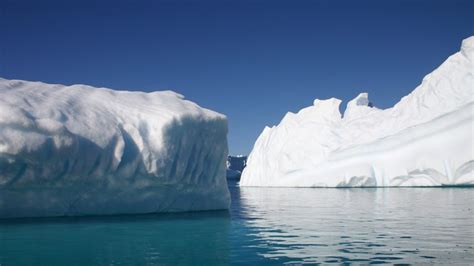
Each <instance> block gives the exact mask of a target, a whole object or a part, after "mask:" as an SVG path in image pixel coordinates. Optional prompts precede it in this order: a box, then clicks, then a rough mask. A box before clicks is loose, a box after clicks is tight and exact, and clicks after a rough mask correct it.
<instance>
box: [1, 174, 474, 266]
mask: <svg viewBox="0 0 474 266" xmlns="http://www.w3.org/2000/svg"><path fill="white" fill-rule="evenodd" d="M229 187H230V190H231V193H232V207H231V209H230V211H215V212H199V213H181V214H161V215H138V216H137V215H134V216H114V217H82V218H45V219H15V220H8V221H2V222H0V265H2V266H3V265H144V264H152V265H153V264H159V265H227V264H247V265H256V264H260V265H266V264H270V265H280V264H285V263H287V264H303V263H308V264H317V263H324V264H329V263H335V264H341V263H363V264H368V263H373V264H376V263H391V264H420V263H426V264H431V263H439V264H445V265H446V264H471V265H473V264H474V210H473V209H474V188H367V189H362V188H354V189H318V188H315V189H303V188H239V187H238V186H236V184H235V183H231V184H229Z"/></svg>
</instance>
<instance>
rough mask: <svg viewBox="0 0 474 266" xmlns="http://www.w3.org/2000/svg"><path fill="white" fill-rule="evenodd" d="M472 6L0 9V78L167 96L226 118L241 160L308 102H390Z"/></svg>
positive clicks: (462, 34)
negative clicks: (168, 92)
mask: <svg viewBox="0 0 474 266" xmlns="http://www.w3.org/2000/svg"><path fill="white" fill-rule="evenodd" d="M95 2H100V3H95ZM138 2H139V3H138ZM473 3H474V2H473V1H471V0H466V1H460V0H446V1H435V0H426V1H421V0H411V1H404V0H398V1H394V0H393V1H390V0H388V1H338V0H327V1H326V0H324V1H323V0H313V1H305V0H302V1H296V0H288V1H275V0H268V1H260V0H254V1H250V0H235V1H229V0H220V1H204V0H202V1H197V0H196V1H178V0H176V1H171V0H169V1H131V0H130V1H109V2H107V1H90V0H77V1H66V0H64V1H50V0H41V1H33V0H31V1H26V0H0V23H1V24H0V76H1V77H4V78H8V79H24V80H38V81H44V82H49V83H62V84H76V83H82V84H89V85H93V86H104V87H110V88H114V89H128V90H146V91H152V90H163V89H172V90H175V91H177V92H179V93H182V94H184V95H185V96H186V98H187V99H190V100H192V101H195V102H197V103H198V104H200V105H201V106H204V107H207V108H210V109H213V110H216V111H219V112H221V113H224V114H226V115H227V117H228V119H229V147H230V153H232V154H240V153H242V154H247V153H249V152H250V150H251V148H252V146H253V143H254V141H255V140H256V138H257V136H258V135H259V134H260V132H261V130H262V129H263V128H264V126H265V125H274V124H277V123H278V122H279V121H280V119H281V118H282V117H283V115H284V114H285V113H286V112H287V111H293V112H295V111H298V110H299V109H301V108H303V107H305V106H308V105H311V104H312V102H313V100H314V99H315V98H329V97H338V98H340V99H343V100H344V101H347V100H350V99H351V98H353V97H354V96H356V95H357V94H358V93H359V92H361V91H366V92H369V96H370V98H371V100H372V101H373V102H374V104H375V105H376V106H378V107H382V108H385V107H389V106H391V105H393V104H394V103H396V102H397V101H398V100H399V99H400V98H401V97H402V96H404V95H406V94H407V93H409V92H410V91H411V90H413V89H414V88H415V87H416V86H417V85H418V84H419V83H420V82H421V80H422V78H423V76H424V75H426V74H428V73H429V72H431V71H432V70H433V69H434V68H435V67H437V66H438V65H439V64H440V63H442V62H443V61H444V60H445V59H446V58H447V57H448V56H449V55H451V54H452V53H454V52H456V51H458V50H459V47H460V44H461V40H462V39H463V38H466V37H468V36H470V35H473V34H474V26H473V25H474V19H473V16H474V15H473V14H474V4H473ZM0 97H1V95H0Z"/></svg>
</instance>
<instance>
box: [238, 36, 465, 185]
mask: <svg viewBox="0 0 474 266" xmlns="http://www.w3.org/2000/svg"><path fill="white" fill-rule="evenodd" d="M340 103H341V101H340V100H338V99H334V98H332V99H329V100H315V101H314V105H313V106H311V107H307V108H304V109H302V110H300V111H299V112H298V113H297V114H294V113H287V114H286V115H285V117H284V118H283V120H282V121H281V122H280V124H279V125H278V126H274V127H272V128H269V127H266V128H265V129H264V130H263V132H262V133H261V135H260V136H259V138H258V140H257V141H256V143H255V146H254V148H253V150H252V152H251V154H250V156H249V158H248V162H247V167H246V168H245V169H244V171H243V173H242V178H241V181H240V185H241V186H290V187H353V186H444V185H473V184H474V141H473V139H474V37H470V38H468V39H465V40H464V41H463V42H462V47H461V51H460V52H458V53H456V54H454V55H452V56H451V57H449V58H448V59H447V60H446V61H445V62H444V63H443V64H442V65H441V66H439V67H438V68H437V69H436V70H434V71H433V72H432V73H431V74H429V75H427V76H426V77H425V78H424V79H423V82H422V83H421V85H419V86H418V87H417V88H416V89H415V90H414V91H413V92H412V93H410V94H409V95H408V96H405V97H404V98H402V99H401V100H400V102H399V103H397V104H396V105H395V106H393V107H392V108H389V109H385V110H381V109H378V108H375V107H372V104H371V103H370V102H369V99H368V95H367V93H361V94H360V95H359V96H357V97H356V98H355V99H353V100H352V101H350V102H349V103H348V105H347V108H346V110H345V112H344V115H341V114H340V112H339V105H340Z"/></svg>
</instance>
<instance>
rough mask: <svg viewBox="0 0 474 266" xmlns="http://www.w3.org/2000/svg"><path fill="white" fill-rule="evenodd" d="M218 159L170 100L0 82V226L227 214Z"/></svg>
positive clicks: (217, 142) (200, 119) (220, 139)
mask: <svg viewBox="0 0 474 266" xmlns="http://www.w3.org/2000/svg"><path fill="white" fill-rule="evenodd" d="M226 157H227V119H226V117H225V116H224V115H221V114H219V113H216V112H214V111H211V110H208V109H204V108H201V107H199V106H198V105H197V104H195V103H193V102H190V101H188V100H185V99H184V97H183V96H182V95H180V94H178V93H175V92H172V91H160V92H151V93H145V92H129V91H116V90H111V89H106V88H94V87H91V86H86V85H73V86H63V85H52V84H45V83H41V82H28V81H20V80H7V79H0V218H10V217H40V216H74V215H109V214H131V213H156V212H177V211H197V210H214V209H227V208H228V207H229V204H230V195H229V191H228V188H227V180H226Z"/></svg>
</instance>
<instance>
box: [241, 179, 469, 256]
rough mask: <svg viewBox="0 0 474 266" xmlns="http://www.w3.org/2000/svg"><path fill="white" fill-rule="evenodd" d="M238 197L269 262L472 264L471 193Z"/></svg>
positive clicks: (245, 192) (314, 192)
mask: <svg viewBox="0 0 474 266" xmlns="http://www.w3.org/2000/svg"><path fill="white" fill-rule="evenodd" d="M240 197H241V205H242V206H241V210H242V212H244V213H245V216H246V217H247V219H246V224H247V226H248V227H249V228H254V229H255V230H254V233H253V234H254V237H255V238H258V239H260V241H259V244H257V246H256V247H260V248H261V249H259V252H260V253H259V255H261V256H263V257H265V258H268V259H271V260H280V261H281V260H283V261H286V262H303V261H306V262H320V263H322V262H325V263H331V262H334V263H341V262H361V263H364V262H365V263H369V262H380V263H383V262H385V263H432V262H436V263H453V262H457V263H474V249H473V248H474V219H473V218H474V212H473V206H474V190H473V189H472V188H363V189H362V188H356V189H354V188H353V189H317V188H316V189H311V188H308V189H306V188H252V187H243V188H240ZM263 247H264V248H263Z"/></svg>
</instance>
